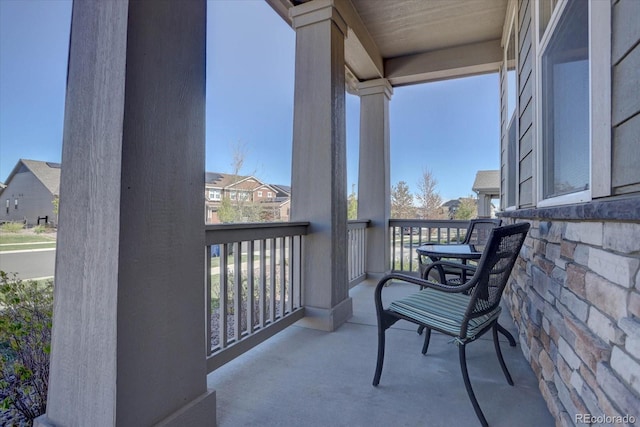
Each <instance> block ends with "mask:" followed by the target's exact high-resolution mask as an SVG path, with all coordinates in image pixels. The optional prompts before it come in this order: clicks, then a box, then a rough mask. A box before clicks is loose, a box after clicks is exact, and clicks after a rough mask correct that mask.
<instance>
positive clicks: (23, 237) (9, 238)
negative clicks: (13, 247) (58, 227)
mask: <svg viewBox="0 0 640 427" xmlns="http://www.w3.org/2000/svg"><path fill="white" fill-rule="evenodd" d="M55 241H56V239H55V238H54V237H53V236H49V235H47V234H22V233H0V245H5V244H8V243H33V242H54V243H55Z"/></svg>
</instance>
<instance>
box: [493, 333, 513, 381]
mask: <svg viewBox="0 0 640 427" xmlns="http://www.w3.org/2000/svg"><path fill="white" fill-rule="evenodd" d="M498 327H499V325H498V323H497V322H496V323H494V325H493V345H494V347H495V348H496V354H497V355H498V360H499V361H500V367H502V372H503V373H504V376H505V378H506V379H507V382H508V383H509V385H513V380H512V379H511V374H510V373H509V370H508V369H507V365H506V364H505V363H504V358H503V357H502V350H501V349H500V342H499V341H498Z"/></svg>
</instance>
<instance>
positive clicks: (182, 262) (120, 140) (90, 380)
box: [37, 0, 216, 426]
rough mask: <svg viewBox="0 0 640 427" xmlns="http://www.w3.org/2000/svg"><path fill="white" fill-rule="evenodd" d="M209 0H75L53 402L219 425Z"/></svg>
mask: <svg viewBox="0 0 640 427" xmlns="http://www.w3.org/2000/svg"><path fill="white" fill-rule="evenodd" d="M205 28H206V2H205V1H204V0H193V1H188V2H179V1H162V2H147V1H132V2H129V1H127V0H120V1H104V2H103V1H76V2H75V3H74V5H73V16H72V29H71V44H70V53H69V68H68V70H69V75H68V86H67V98H66V110H65V126H64V143H63V153H62V176H61V190H60V221H59V233H58V247H57V259H56V286H55V310H54V325H53V338H52V356H51V374H50V383H49V399H48V406H47V414H46V415H45V416H43V417H41V418H39V419H38V424H37V425H55V426H114V425H118V426H142V425H156V424H157V425H164V426H174V425H175V426H183V425H215V409H216V408H215V393H214V392H213V391H211V390H207V386H206V373H207V372H206V361H205V323H204V322H205V318H204V307H205V301H204V283H203V277H204V221H203V218H202V212H203V210H204V206H203V204H204V200H203V197H202V188H203V185H204V155H205V153H204V146H205V144H204V140H205V135H204V131H205V126H204V123H205V114H204V113H205Z"/></svg>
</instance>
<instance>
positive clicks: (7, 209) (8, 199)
mask: <svg viewBox="0 0 640 427" xmlns="http://www.w3.org/2000/svg"><path fill="white" fill-rule="evenodd" d="M7 213H9V199H7Z"/></svg>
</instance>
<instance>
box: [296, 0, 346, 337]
mask: <svg viewBox="0 0 640 427" xmlns="http://www.w3.org/2000/svg"><path fill="white" fill-rule="evenodd" d="M290 14H291V17H292V19H293V26H294V28H295V30H296V62H295V63H296V73H295V76H296V77H295V79H296V80H295V95H294V117H293V156H292V157H293V158H292V182H291V190H292V197H291V220H292V221H309V222H310V227H309V234H308V235H307V236H306V237H305V246H304V259H303V271H302V274H303V285H304V293H303V297H304V306H305V313H306V317H305V319H303V320H302V321H301V323H302V324H303V325H305V326H308V327H312V328H317V329H322V330H327V331H333V330H335V329H336V328H337V327H338V326H340V325H341V324H342V323H344V322H345V321H346V320H347V319H348V318H349V317H351V315H352V312H353V310H352V303H351V298H349V284H348V276H347V184H346V182H347V179H346V176H347V169H346V129H345V70H344V67H345V63H344V37H345V34H346V31H347V26H346V24H345V22H344V20H343V19H342V17H341V16H340V14H339V12H338V11H337V9H336V8H335V7H334V4H333V1H331V0H316V1H313V2H310V3H305V4H301V5H299V6H296V7H293V8H292V9H291V10H290Z"/></svg>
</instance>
